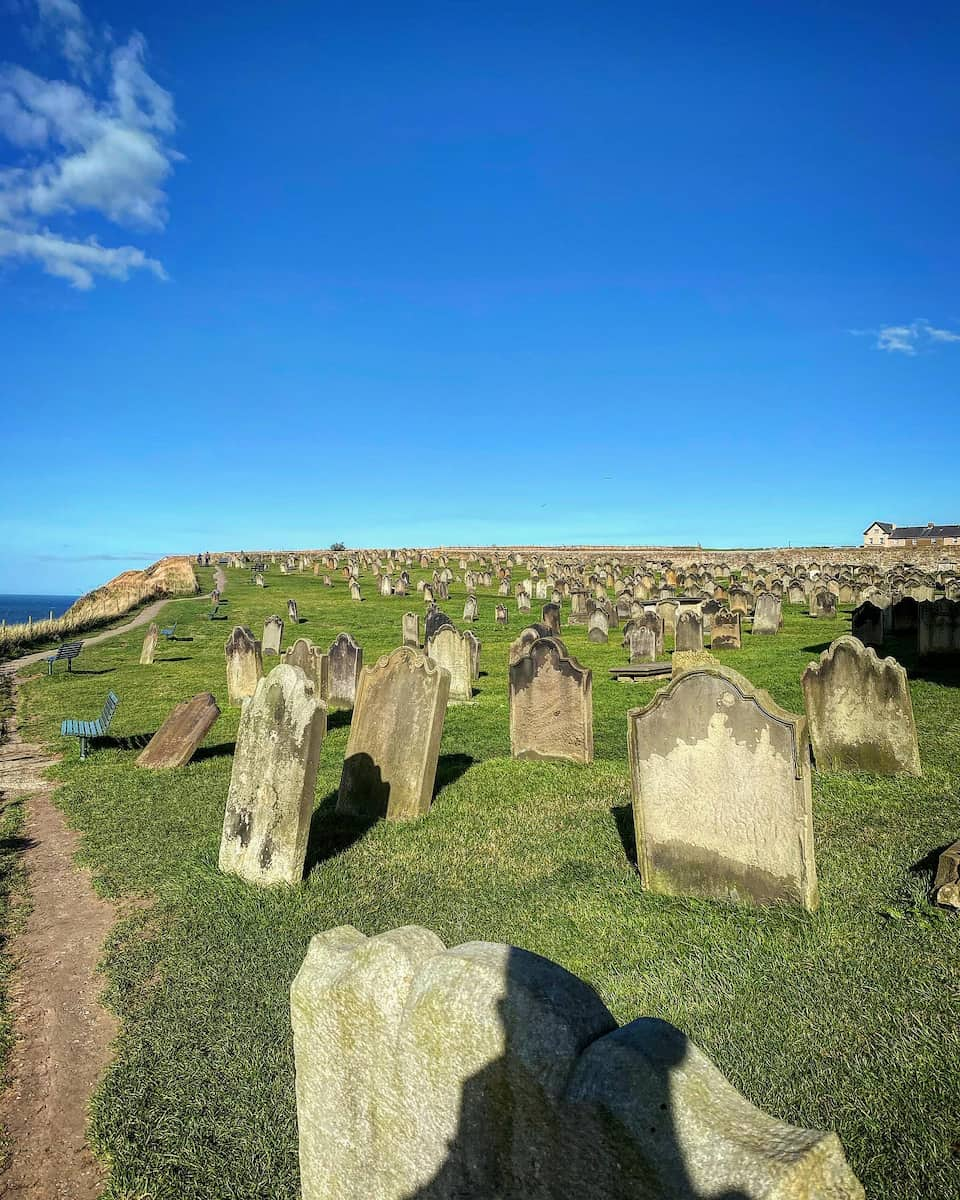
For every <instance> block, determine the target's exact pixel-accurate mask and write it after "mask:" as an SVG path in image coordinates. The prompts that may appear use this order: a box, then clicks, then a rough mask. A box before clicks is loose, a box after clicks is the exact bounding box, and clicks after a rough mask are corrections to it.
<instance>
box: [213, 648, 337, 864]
mask: <svg viewBox="0 0 960 1200" xmlns="http://www.w3.org/2000/svg"><path fill="white" fill-rule="evenodd" d="M326 725H327V710H326V708H325V707H324V706H323V704H322V703H321V701H320V700H319V698H318V697H317V696H316V695H315V694H314V691H313V685H312V684H311V683H310V681H309V680H308V679H307V677H306V675H304V673H303V672H302V671H301V670H300V669H299V668H298V667H290V666H287V665H286V663H281V664H280V665H279V666H277V667H274V669H273V670H272V671H271V672H270V674H269V675H267V676H266V677H265V678H263V679H261V680H260V682H259V683H258V684H257V690H256V691H255V692H254V694H253V696H252V697H251V698H250V700H249V701H248V702H247V703H246V704H245V705H244V706H243V712H242V713H241V715H240V727H239V729H238V731H237V748H236V752H235V753H234V758H233V770H232V772H231V775H230V790H229V792H228V794H227V806H226V811H225V813H224V818H223V834H222V837H221V840H220V870H221V871H223V872H225V873H227V874H232V875H239V876H241V877H242V878H243V879H246V880H247V881H248V882H249V883H255V884H258V885H260V886H267V885H269V884H273V883H299V882H300V880H301V879H302V878H303V864H304V859H305V857H306V853H307V837H308V835H309V833H310V818H311V816H312V814H313V802H314V789H315V786H316V779H317V764H318V763H319V760H320V747H321V745H322V742H323V735H324V732H325V731H326Z"/></svg>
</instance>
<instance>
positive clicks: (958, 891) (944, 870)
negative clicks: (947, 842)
mask: <svg viewBox="0 0 960 1200" xmlns="http://www.w3.org/2000/svg"><path fill="white" fill-rule="evenodd" d="M933 900H934V903H935V904H939V905H941V906H942V907H944V908H960V841H958V842H954V843H953V845H952V846H948V847H947V848H946V850H944V852H943V853H942V854H941V855H940V858H939V859H938V860H937V873H936V875H935V876H934V880H933Z"/></svg>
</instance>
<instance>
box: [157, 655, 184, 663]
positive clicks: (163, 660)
mask: <svg viewBox="0 0 960 1200" xmlns="http://www.w3.org/2000/svg"><path fill="white" fill-rule="evenodd" d="M153 661H154V662H158V663H168V662H191V661H192V660H191V658H190V655H189V654H177V655H174V656H173V657H172V658H155V659H154V660H153Z"/></svg>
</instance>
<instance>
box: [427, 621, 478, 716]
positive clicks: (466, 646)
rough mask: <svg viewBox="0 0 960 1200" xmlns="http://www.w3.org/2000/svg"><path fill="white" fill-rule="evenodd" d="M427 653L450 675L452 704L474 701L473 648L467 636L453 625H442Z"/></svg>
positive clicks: (432, 639)
mask: <svg viewBox="0 0 960 1200" xmlns="http://www.w3.org/2000/svg"><path fill="white" fill-rule="evenodd" d="M426 652H427V654H428V655H429V657H430V658H432V659H433V661H434V662H435V663H436V664H437V666H438V667H441V668H442V669H443V670H444V671H447V672H448V673H449V675H450V697H449V698H450V702H451V703H454V704H464V703H467V702H468V701H470V700H472V699H473V646H472V644H471V642H470V640H469V639H468V638H467V636H466V635H465V634H463V633H461V632H460V630H459V629H454V627H453V626H452V625H442V626H441V627H440V628H439V629H438V630H437V632H436V633H435V634H434V636H433V637H432V638H431V639H430V641H429V642H427V645H426ZM478 653H479V652H478Z"/></svg>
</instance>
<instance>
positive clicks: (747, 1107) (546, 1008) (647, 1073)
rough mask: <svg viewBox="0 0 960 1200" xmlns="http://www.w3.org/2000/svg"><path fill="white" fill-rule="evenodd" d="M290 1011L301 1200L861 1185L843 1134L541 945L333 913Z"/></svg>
mask: <svg viewBox="0 0 960 1200" xmlns="http://www.w3.org/2000/svg"><path fill="white" fill-rule="evenodd" d="M290 1011H291V1021H292V1025H293V1041H294V1056H295V1061H296V1080H297V1082H296V1088H297V1123H298V1127H299V1136H300V1177H301V1189H302V1194H303V1200H373V1198H374V1197H375V1198H376V1200H414V1198H416V1200H492V1198H493V1197H496V1198H497V1200H573V1198H574V1197H576V1198H580V1197H584V1198H586V1197H589V1198H590V1200H641V1198H642V1200H681V1198H692V1197H694V1196H696V1197H708V1196H709V1197H717V1198H720V1197H724V1198H729V1200H826V1198H827V1197H829V1200H863V1189H862V1188H861V1187H860V1184H859V1183H858V1181H857V1180H856V1178H855V1177H854V1175H853V1174H852V1172H851V1171H850V1168H849V1166H848V1165H847V1162H846V1160H845V1158H844V1155H843V1149H842V1147H841V1145H840V1143H839V1141H838V1139H837V1138H836V1136H835V1135H833V1134H830V1133H822V1132H820V1131H818V1130H809V1129H800V1128H797V1127H794V1126H791V1125H787V1124H785V1123H784V1122H782V1121H778V1120H776V1119H775V1118H773V1117H770V1116H768V1115H767V1114H765V1113H763V1112H761V1111H760V1110H759V1109H757V1108H754V1107H753V1105H751V1104H750V1103H749V1102H748V1101H747V1100H746V1099H745V1098H744V1097H743V1096H742V1095H740V1093H739V1092H737V1091H736V1090H735V1089H734V1088H733V1087H732V1086H731V1085H730V1083H729V1082H728V1081H727V1080H726V1079H725V1078H724V1076H723V1075H722V1073H721V1072H720V1071H719V1070H718V1069H717V1068H716V1066H714V1064H713V1063H712V1062H711V1061H710V1060H709V1059H708V1058H707V1057H706V1055H704V1054H703V1052H702V1051H701V1050H699V1049H698V1047H697V1046H695V1045H694V1044H693V1043H692V1042H691V1041H690V1040H689V1039H688V1038H687V1037H686V1036H685V1035H684V1034H683V1033H681V1032H680V1030H678V1029H676V1028H675V1027H674V1026H672V1025H669V1024H667V1023H666V1022H664V1021H660V1020H654V1019H649V1018H647V1019H640V1020H637V1021H634V1022H632V1023H631V1024H630V1025H627V1026H625V1027H623V1028H617V1025H616V1022H615V1020H614V1019H613V1017H612V1016H611V1014H610V1012H609V1011H608V1010H607V1008H606V1007H605V1006H604V1004H603V1003H602V1001H601V1000H600V998H599V997H598V996H597V995H596V993H595V992H594V991H593V990H592V989H591V988H590V987H588V986H587V984H585V983H584V982H582V981H581V980H580V979H578V978H577V977H576V976H575V975H572V974H570V973H569V972H568V971H565V970H564V969H563V968H562V967H560V966H558V965H556V964H555V963H552V962H550V961H549V960H548V959H545V958H541V957H540V956H539V955H536V954H531V953H530V952H528V951H525V950H518V949H516V948H515V947H512V946H505V945H499V944H495V943H487V942H472V943H468V944H466V945H463V946H457V947H455V948H453V949H450V950H445V949H444V947H443V944H442V942H441V941H440V939H439V938H437V937H436V935H435V934H433V933H431V932H430V931H429V930H426V929H420V928H417V927H406V928H403V929H395V930H392V931H390V932H388V933H382V934H380V935H378V936H376V937H373V938H366V937H364V936H363V935H362V934H360V933H358V932H357V930H356V929H353V928H351V927H349V926H346V927H341V928H338V929H331V930H328V931H327V932H326V933H323V934H318V935H317V936H316V937H314V938H313V940H312V941H311V943H310V946H309V949H308V951H307V955H306V957H305V959H304V961H303V964H302V966H301V968H300V971H299V973H298V975H297V977H296V979H295V980H294V981H293V984H292V986H291V989H290Z"/></svg>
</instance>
